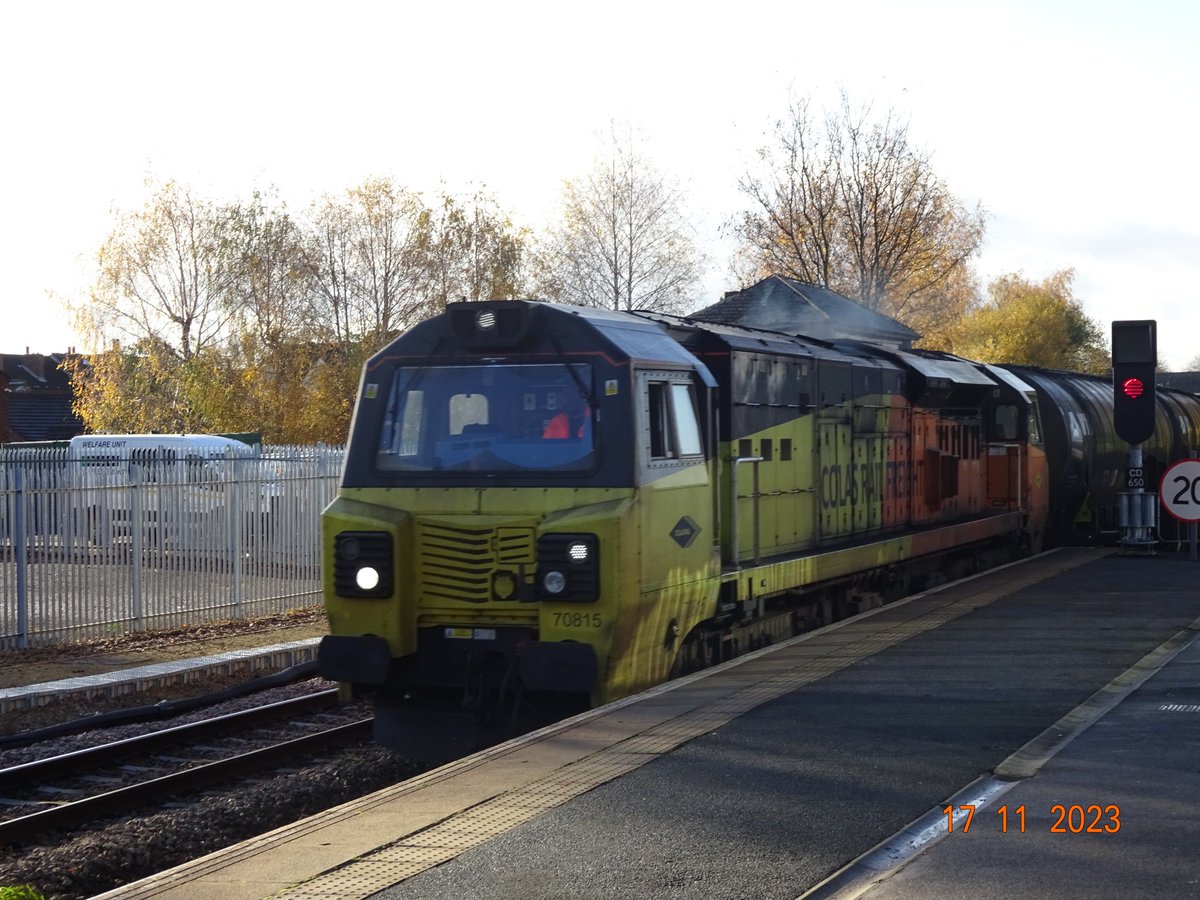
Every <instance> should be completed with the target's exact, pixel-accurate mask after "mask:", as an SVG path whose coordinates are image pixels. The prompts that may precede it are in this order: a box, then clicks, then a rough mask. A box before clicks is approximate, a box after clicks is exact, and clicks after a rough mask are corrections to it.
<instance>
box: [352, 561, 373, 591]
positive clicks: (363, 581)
mask: <svg viewBox="0 0 1200 900" xmlns="http://www.w3.org/2000/svg"><path fill="white" fill-rule="evenodd" d="M354 583H355V584H357V585H358V586H359V588H360V589H361V590H364V591H373V590H375V588H377V587H379V570H378V569H376V568H374V567H372V566H363V567H362V568H361V569H359V570H358V571H357V572H355V573H354Z"/></svg>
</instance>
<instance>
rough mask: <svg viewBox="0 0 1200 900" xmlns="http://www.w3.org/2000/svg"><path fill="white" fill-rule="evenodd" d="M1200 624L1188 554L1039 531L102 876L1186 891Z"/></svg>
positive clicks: (283, 889) (347, 885) (673, 892)
mask: <svg viewBox="0 0 1200 900" xmlns="http://www.w3.org/2000/svg"><path fill="white" fill-rule="evenodd" d="M1198 635H1200V566H1198V564H1196V563H1189V562H1188V561H1187V560H1186V558H1180V557H1178V556H1169V555H1161V556H1156V557H1125V556H1119V555H1116V554H1109V553H1106V552H1105V551H1097V550H1060V551H1056V552H1053V553H1049V554H1044V555H1042V556H1039V557H1036V558H1034V559H1031V560H1027V561H1024V562H1022V563H1019V564H1014V565H1012V566H1006V567H1003V568H1000V569H995V570H992V571H990V572H987V573H984V574H982V575H979V576H975V577H973V578H970V579H965V580H963V581H959V582H955V583H953V584H950V585H946V586H943V587H942V588H939V589H937V590H934V591H929V592H927V593H925V594H922V595H918V596H916V597H913V598H909V599H907V600H904V601H901V602H899V603H895V604H891V605H889V606H886V607H883V608H882V609H879V610H874V611H871V612H869V613H864V614H862V615H860V616H857V617H855V618H853V619H848V620H846V621H844V622H840V623H838V624H836V625H834V626H831V627H829V628H825V629H821V630H820V631H816V632H812V633H809V634H806V635H802V636H800V637H798V638H794V639H792V640H789V641H786V642H783V643H781V644H779V645H777V646H775V647H772V648H768V649H766V650H762V651H758V652H756V653H753V654H750V655H748V656H745V657H741V658H740V659H738V660H734V661H732V662H731V663H727V664H725V665H722V666H719V667H716V668H714V669H710V670H707V671H705V672H701V673H697V674H696V675H693V676H689V677H688V678H684V679H680V680H678V681H674V682H670V683H668V684H666V685H662V686H660V687H658V688H655V689H653V690H651V691H647V692H645V693H643V694H640V695H637V696H635V697H631V698H627V699H626V700H623V701H620V702H618V703H615V704H611V705H609V706H607V707H604V708H601V709H597V710H592V711H589V712H587V713H584V714H582V715H580V716H577V717H575V718H573V719H571V720H568V721H566V722H562V723H559V724H557V725H554V726H551V727H550V728H546V729H542V730H541V731H539V732H535V733H533V734H530V735H527V736H525V737H522V738H519V739H517V740H514V741H510V742H508V743H506V744H503V745H500V746H498V747H495V748H492V749H490V750H488V751H484V752H483V753H479V754H476V755H474V756H471V757H468V758H465V759H463V760H459V761H457V762H454V763H451V764H449V765H447V766H443V767H441V768H439V769H436V770H434V771H432V772H429V773H426V774H425V775H422V776H420V777H418V778H415V779H411V780H409V781H406V782H403V783H401V784H398V785H395V786H393V787H391V788H388V789H386V790H384V791H380V792H378V793H376V794H373V795H371V796H370V797H366V798H362V799H360V800H358V801H355V802H353V803H349V804H345V805H344V806H341V807H338V808H336V809H333V810H329V811H327V812H324V813H321V814H319V815H316V816H313V817H311V818H309V819H305V820H302V821H300V822H297V823H294V824H292V825H290V826H286V827H284V828H281V829H278V830H276V831H274V832H271V833H269V834H267V835H263V836H260V837H258V838H255V839H253V840H251V841H247V842H245V843H243V844H239V845H237V846H235V847H231V848H228V849H226V850H223V851H220V852H218V853H214V854H212V855H210V856H207V857H204V858H203V859H200V860H196V861H194V862H192V863H189V864H186V865H184V866H180V867H178V868H176V869H172V870H170V871H168V872H165V873H162V874H160V875H158V876H155V877H154V878H150V879H146V880H144V881H140V882H137V883H135V884H131V885H128V886H126V887H124V888H120V889H118V890H115V891H111V892H109V893H107V894H104V895H102V896H103V897H104V898H118V897H120V898H133V897H164V898H172V900H181V898H201V897H205V898H207V897H216V896H220V897H223V898H230V900H238V898H245V900H250V898H261V897H268V896H279V897H287V898H290V900H298V898H314V900H315V898H342V900H349V898H367V897H371V898H376V900H402V898H421V900H438V898H446V900H450V898H454V900H458V898H463V897H472V898H475V897H479V898H513V900H516V898H522V900H524V898H589V900H591V898H596V900H599V898H645V897H655V898H706V900H707V898H723V897H729V898H735V897H736V898H780V900H794V898H797V897H805V898H817V897H821V898H827V897H838V898H850V897H862V896H866V897H871V898H898V897H907V898H912V897H915V898H924V897H929V898H934V897H936V898H938V900H947V898H956V897H964V898H965V897H972V898H975V897H985V898H986V897H1034V896H1038V897H1040V896H1060V897H1088V898H1096V897H1101V898H1108V897H1112V898H1116V897H1121V898H1128V897H1151V896H1153V897H1167V896H1169V897H1200V860H1198V859H1197V851H1196V849H1195V848H1196V847H1198V846H1200V815H1197V804H1198V803H1200V756H1198V753H1197V751H1198V748H1200V714H1198V713H1200V643H1198V642H1197V636H1198ZM947 806H949V807H951V808H952V809H951V813H950V815H949V816H948V815H947V814H946V812H945V809H946V807H947ZM1002 807H1003V808H1005V809H1004V812H1005V815H1004V816H1001V815H1000V814H999V812H1000V810H1001V808H1002ZM1056 807H1061V808H1062V811H1061V814H1060V813H1059V812H1058V811H1057V809H1056ZM972 808H973V809H972ZM968 810H971V813H972V814H971V821H970V825H969V827H968V825H967V813H968ZM1022 823H1023V825H1024V830H1023V831H1022V830H1021V824H1022ZM1005 825H1007V830H1004V826H1005ZM1056 825H1059V826H1060V827H1061V830H1056V828H1055V826H1056Z"/></svg>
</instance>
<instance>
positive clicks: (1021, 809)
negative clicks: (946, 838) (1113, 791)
mask: <svg viewBox="0 0 1200 900" xmlns="http://www.w3.org/2000/svg"><path fill="white" fill-rule="evenodd" d="M942 812H943V813H944V814H945V816H946V829H947V831H948V832H949V833H950V834H955V833H957V834H969V833H970V831H971V825H972V824H974V823H975V807H974V806H973V805H972V804H969V803H968V804H962V805H959V806H947V807H946V808H945V809H943V810H942ZM996 816H997V817H998V819H999V824H1000V831H1001V832H1002V833H1004V834H1008V833H1009V831H1013V832H1017V833H1024V832H1025V830H1026V829H1025V805H1024V804H1022V805H1021V806H1017V807H1011V808H1010V807H1009V806H1008V804H1005V805H1004V806H1001V807H1000V808H999V809H997V810H996ZM1047 821H1048V825H1049V831H1050V833H1051V834H1116V833H1117V832H1119V831H1120V830H1121V807H1119V806H1117V805H1116V804H1115V803H1109V804H1107V805H1102V804H1099V803H1090V804H1086V805H1085V804H1081V803H1072V804H1065V803H1055V804H1054V805H1053V806H1051V807H1050V818H1049V819H1048V820H1047Z"/></svg>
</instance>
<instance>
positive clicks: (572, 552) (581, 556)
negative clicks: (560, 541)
mask: <svg viewBox="0 0 1200 900" xmlns="http://www.w3.org/2000/svg"><path fill="white" fill-rule="evenodd" d="M567 556H569V557H571V562H576V563H581V562H587V558H588V545H587V544H585V543H584V542H583V541H575V543H573V544H571V546H570V547H568V548H567Z"/></svg>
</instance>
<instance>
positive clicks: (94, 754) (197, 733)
mask: <svg viewBox="0 0 1200 900" xmlns="http://www.w3.org/2000/svg"><path fill="white" fill-rule="evenodd" d="M336 700H337V689H336V688H333V689H330V690H327V691H318V692H317V693H314V694H306V695H304V696H303V697H293V698H292V699H290V700H280V701H279V702H277V703H268V704H266V705H265V706H256V707H254V708H253V709H244V710H240V711H239V712H233V713H227V714H226V715H223V716H216V717H215V718H212V719H204V720H203V721H200V722H190V723H188V724H186V725H176V726H174V727H172V728H162V729H159V730H158V731H152V732H149V733H148V734H143V735H138V736H137V737H131V738H125V739H124V740H120V741H113V742H112V743H110V744H101V745H100V746H97V747H87V748H85V749H83V750H73V751H72V752H70V753H62V754H59V755H58V756H50V757H47V758H46V759H38V760H34V761H33V762H27V763H21V764H20V765H16V766H10V767H8V768H5V769H0V791H10V790H12V789H14V788H22V787H26V786H27V785H28V784H30V782H33V781H39V780H45V779H47V778H52V777H54V776H55V775H59V774H63V773H67V774H71V775H74V774H78V772H79V771H80V769H87V768H96V767H98V766H103V765H107V764H109V763H112V762H114V761H116V760H119V759H125V758H128V757H130V756H134V755H136V754H139V753H146V752H152V751H154V750H159V749H162V748H163V747H172V746H177V745H178V744H180V743H181V742H184V741H188V740H194V739H197V738H203V737H208V736H210V735H212V734H214V733H217V732H221V731H228V730H229V729H231V728H245V727H246V726H247V725H252V724H254V723H255V722H256V721H257V720H262V721H264V722H265V721H269V720H272V719H276V718H278V717H280V716H284V715H297V714H303V713H310V712H314V711H316V710H319V709H325V708H327V707H329V706H332V705H333V704H334V702H335V701H336Z"/></svg>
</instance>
